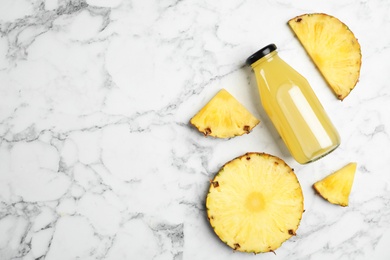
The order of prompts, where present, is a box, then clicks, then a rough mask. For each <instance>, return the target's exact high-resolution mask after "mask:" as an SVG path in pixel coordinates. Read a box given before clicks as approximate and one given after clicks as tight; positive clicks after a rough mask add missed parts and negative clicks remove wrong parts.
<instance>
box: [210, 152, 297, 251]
mask: <svg viewBox="0 0 390 260" xmlns="http://www.w3.org/2000/svg"><path fill="white" fill-rule="evenodd" d="M206 209H207V216H208V219H209V221H210V224H211V226H212V228H213V229H214V231H215V233H216V234H217V236H218V237H219V238H220V239H221V240H222V241H223V242H224V243H226V244H227V245H228V246H230V247H231V248H233V249H234V250H238V251H242V252H251V253H255V254H256V253H264V252H274V250H276V249H277V248H279V247H280V246H281V244H282V243H283V242H284V241H286V240H287V239H289V238H291V237H292V236H294V235H295V234H296V231H297V229H298V226H299V223H300V220H301V218H302V213H303V194H302V189H301V186H300V184H299V181H298V179H297V177H296V175H295V173H294V171H293V169H291V168H290V167H289V166H288V165H287V164H286V163H285V162H284V161H283V160H282V159H280V158H278V157H275V156H272V155H269V154H265V153H247V154H244V155H242V156H240V157H237V158H235V159H233V160H232V161H230V162H228V163H226V164H225V165H224V166H223V167H222V168H221V169H220V171H219V172H218V174H216V176H215V177H214V179H213V180H212V181H211V182H210V188H209V192H208V194H207V198H206Z"/></svg>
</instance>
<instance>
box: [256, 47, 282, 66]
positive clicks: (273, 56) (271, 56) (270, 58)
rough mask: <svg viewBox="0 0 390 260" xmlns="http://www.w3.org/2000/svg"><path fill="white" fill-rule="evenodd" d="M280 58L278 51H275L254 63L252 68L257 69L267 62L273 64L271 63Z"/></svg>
mask: <svg viewBox="0 0 390 260" xmlns="http://www.w3.org/2000/svg"><path fill="white" fill-rule="evenodd" d="M278 57H279V56H278V52H277V51H273V52H271V53H269V54H267V55H265V56H264V57H262V58H261V59H259V60H257V61H256V62H254V63H252V64H251V67H252V69H255V68H256V67H257V66H261V65H262V64H264V63H266V62H271V61H273V60H274V59H276V58H278Z"/></svg>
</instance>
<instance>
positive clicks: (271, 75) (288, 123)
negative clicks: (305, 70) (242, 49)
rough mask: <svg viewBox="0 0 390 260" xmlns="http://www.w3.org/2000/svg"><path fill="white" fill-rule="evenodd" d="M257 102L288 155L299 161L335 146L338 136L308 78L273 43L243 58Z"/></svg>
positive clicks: (325, 152)
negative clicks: (250, 71) (253, 81)
mask: <svg viewBox="0 0 390 260" xmlns="http://www.w3.org/2000/svg"><path fill="white" fill-rule="evenodd" d="M247 63H248V64H250V65H251V67H252V69H253V71H254V73H255V75H256V81H257V84H258V88H259V93H260V99H261V103H262V105H263V107H264V110H265V111H266V113H267V114H268V116H269V117H270V119H271V121H272V123H273V124H274V126H275V128H276V129H277V131H278V132H279V134H280V136H281V137H282V139H283V141H284V143H285V144H286V146H287V148H288V150H289V151H290V153H291V155H292V156H293V157H294V158H295V160H296V161H297V162H299V163H301V164H305V163H308V162H312V161H315V160H317V159H319V158H321V157H322V156H324V155H326V154H328V153H330V152H331V151H333V150H334V149H336V148H337V147H338V146H339V144H340V137H339V134H338V132H337V130H336V128H335V127H334V126H333V124H332V122H331V121H330V119H329V117H328V116H327V114H326V112H325V110H324V108H323V107H322V105H321V103H320V101H319V100H318V98H317V96H316V95H315V93H314V91H313V90H312V88H311V87H310V85H309V83H308V81H307V80H306V79H305V78H304V77H303V76H301V75H300V74H299V73H298V72H297V71H295V70H294V69H293V68H292V67H290V66H289V65H288V64H287V63H286V62H284V61H283V60H282V59H281V58H280V57H279V56H278V54H277V51H276V46H275V45H274V44H270V45H267V46H266V47H264V48H263V49H261V50H259V51H258V52H256V53H255V54H253V55H252V56H250V57H249V58H248V59H247Z"/></svg>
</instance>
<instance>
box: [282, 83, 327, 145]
mask: <svg viewBox="0 0 390 260" xmlns="http://www.w3.org/2000/svg"><path fill="white" fill-rule="evenodd" d="M288 93H289V94H290V96H291V99H292V100H293V102H294V104H295V106H296V107H297V109H298V111H299V112H300V113H301V115H302V117H303V118H304V120H305V121H306V122H307V125H308V126H309V128H310V129H311V131H312V132H313V134H314V136H315V137H316V139H317V141H318V143H319V144H320V146H321V147H322V148H326V147H329V146H331V145H332V140H331V139H330V137H329V135H328V134H327V132H326V131H325V129H324V127H323V126H322V124H321V122H320V120H319V119H318V117H317V116H316V114H315V113H314V111H313V109H312V107H311V106H310V104H309V102H308V101H307V100H306V98H305V96H304V95H303V93H302V91H301V90H300V89H299V88H298V87H297V86H294V87H292V88H291V89H289V91H288Z"/></svg>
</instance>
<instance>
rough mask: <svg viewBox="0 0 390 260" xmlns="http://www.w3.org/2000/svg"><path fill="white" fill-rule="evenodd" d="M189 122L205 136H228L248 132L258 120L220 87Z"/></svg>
mask: <svg viewBox="0 0 390 260" xmlns="http://www.w3.org/2000/svg"><path fill="white" fill-rule="evenodd" d="M190 122H191V124H192V125H194V126H195V127H196V128H197V129H198V130H199V131H200V132H202V133H203V134H204V135H205V136H213V137H219V138H229V137H234V136H237V135H243V134H247V133H249V132H250V131H251V130H252V129H253V127H255V126H256V125H257V124H258V123H259V122H260V121H259V120H258V119H257V118H255V117H254V116H253V115H252V114H251V113H250V112H249V111H248V110H247V109H246V108H245V107H244V106H243V105H241V104H240V103H239V102H238V101H237V99H235V98H234V97H233V96H232V95H231V94H230V93H229V92H228V91H226V90H225V89H222V90H220V91H219V92H218V93H217V94H216V95H215V96H214V97H213V98H212V99H211V100H210V101H209V102H208V103H207V104H206V105H205V106H204V107H203V108H202V109H201V110H200V111H199V112H198V113H197V114H196V115H195V116H194V117H193V118H192V119H191V121H190Z"/></svg>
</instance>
